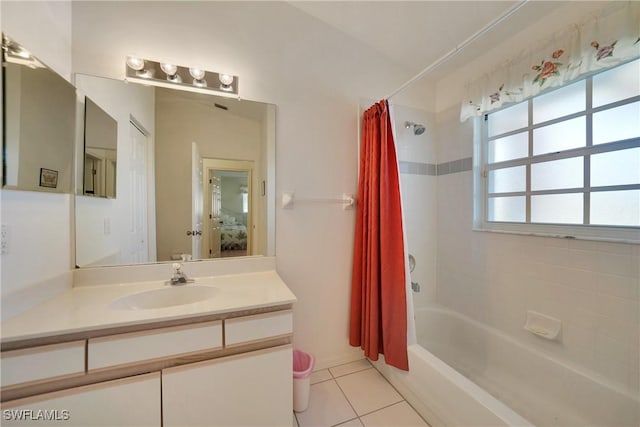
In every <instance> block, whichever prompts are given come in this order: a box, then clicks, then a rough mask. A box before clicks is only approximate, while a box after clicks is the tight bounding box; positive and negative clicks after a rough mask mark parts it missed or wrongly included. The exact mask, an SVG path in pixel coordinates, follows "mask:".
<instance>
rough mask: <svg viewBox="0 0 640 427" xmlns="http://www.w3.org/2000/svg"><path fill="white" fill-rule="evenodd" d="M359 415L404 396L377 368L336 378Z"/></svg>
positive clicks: (398, 400)
mask: <svg viewBox="0 0 640 427" xmlns="http://www.w3.org/2000/svg"><path fill="white" fill-rule="evenodd" d="M336 381H337V383H338V385H339V386H340V388H341V389H342V391H343V392H344V394H345V395H346V396H347V399H349V402H350V403H351V405H352V406H353V409H355V410H356V412H357V413H358V415H363V414H367V413H369V412H372V411H375V410H377V409H381V408H384V407H385V406H389V405H392V404H394V403H397V402H400V401H402V400H403V399H402V396H400V394H399V393H398V392H397V391H396V390H395V389H394V388H393V387H392V386H391V384H389V383H388V382H387V380H385V379H384V377H383V376H382V375H380V373H379V372H378V371H376V370H375V369H367V370H365V371H360V372H356V373H355V374H350V375H345V376H344V377H340V378H338V379H336Z"/></svg>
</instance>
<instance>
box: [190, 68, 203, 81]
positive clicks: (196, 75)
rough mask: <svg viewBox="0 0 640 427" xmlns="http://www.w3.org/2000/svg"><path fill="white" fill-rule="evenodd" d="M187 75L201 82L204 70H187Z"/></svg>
mask: <svg viewBox="0 0 640 427" xmlns="http://www.w3.org/2000/svg"><path fill="white" fill-rule="evenodd" d="M189 74H191V77H193V78H194V79H196V80H202V78H203V77H204V70H202V69H200V68H189Z"/></svg>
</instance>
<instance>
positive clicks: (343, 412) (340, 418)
mask: <svg viewBox="0 0 640 427" xmlns="http://www.w3.org/2000/svg"><path fill="white" fill-rule="evenodd" d="M296 417H297V418H298V424H300V427H307V426H333V425H336V424H339V423H342V422H345V421H347V420H351V419H353V418H355V417H356V413H355V412H353V409H352V408H351V405H349V402H348V401H347V399H346V398H345V397H344V394H342V391H340V388H339V387H338V384H336V382H335V381H333V380H331V381H325V382H321V383H318V384H314V385H312V386H311V390H310V397H309V407H308V408H307V410H306V411H304V412H298V413H297V414H296Z"/></svg>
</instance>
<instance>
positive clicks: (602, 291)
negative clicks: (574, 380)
mask: <svg viewBox="0 0 640 427" xmlns="http://www.w3.org/2000/svg"><path fill="white" fill-rule="evenodd" d="M458 112H459V111H458V109H457V108H452V109H450V110H447V111H445V112H443V113H440V114H439V115H438V117H437V127H436V134H437V135H436V140H437V147H438V153H437V154H438V156H437V163H438V164H439V165H440V164H443V163H447V162H452V161H453V162H456V161H460V162H462V161H463V160H462V159H467V158H469V157H470V156H471V155H472V152H473V144H472V140H473V124H472V120H469V121H467V122H466V123H460V122H459V120H458ZM434 179H437V184H436V188H437V190H436V193H437V221H436V224H435V226H434V227H432V229H433V230H435V232H436V235H437V239H436V241H437V243H436V254H437V255H436V259H437V261H436V269H437V273H436V285H435V290H434V291H433V292H434V297H435V301H436V302H437V303H439V304H442V305H445V306H447V307H449V308H451V309H453V310H456V311H458V312H460V313H463V314H465V315H467V316H469V317H471V318H473V319H475V320H478V321H480V322H483V323H486V324H488V325H490V326H492V327H494V328H497V329H499V330H501V331H503V332H505V333H507V334H509V335H510V336H512V337H514V338H516V339H518V340H520V341H521V342H524V343H525V344H527V345H529V346H532V347H534V348H536V349H537V350H539V351H542V352H545V353H547V354H549V355H551V356H553V357H556V358H558V359H560V360H563V361H565V362H568V363H569V364H571V365H577V366H578V367H580V368H586V369H588V370H590V371H592V372H595V373H596V375H599V376H602V377H605V378H607V379H609V380H610V381H614V382H615V383H617V384H619V385H621V386H622V387H626V388H627V389H629V390H630V391H632V392H634V393H637V392H638V390H640V370H639V366H640V354H639V348H640V301H639V299H640V296H639V294H640V245H631V244H622V243H607V242H594V241H583V240H568V239H561V238H551V237H549V238H546V237H533V236H520V235H513V234H498V233H489V232H477V231H472V230H471V228H472V215H473V175H472V172H471V171H470V170H465V171H461V172H455V173H448V174H440V173H439V174H438V176H437V178H434ZM429 190H430V191H433V185H432V186H431V187H429ZM429 236H432V235H429ZM527 310H534V311H538V312H541V313H545V314H548V315H550V316H553V317H556V318H559V319H561V320H562V326H563V331H562V336H561V340H560V341H559V342H556V341H547V340H544V339H541V338H539V337H536V336H534V335H532V334H530V333H528V332H526V331H524V330H523V325H524V322H525V319H526V312H527Z"/></svg>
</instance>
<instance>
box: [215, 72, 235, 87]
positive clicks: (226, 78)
mask: <svg viewBox="0 0 640 427" xmlns="http://www.w3.org/2000/svg"><path fill="white" fill-rule="evenodd" d="M218 78H219V79H220V83H222V84H223V85H225V86H230V85H231V83H233V76H232V75H230V74H220V75H219V76H218Z"/></svg>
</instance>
